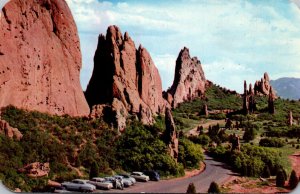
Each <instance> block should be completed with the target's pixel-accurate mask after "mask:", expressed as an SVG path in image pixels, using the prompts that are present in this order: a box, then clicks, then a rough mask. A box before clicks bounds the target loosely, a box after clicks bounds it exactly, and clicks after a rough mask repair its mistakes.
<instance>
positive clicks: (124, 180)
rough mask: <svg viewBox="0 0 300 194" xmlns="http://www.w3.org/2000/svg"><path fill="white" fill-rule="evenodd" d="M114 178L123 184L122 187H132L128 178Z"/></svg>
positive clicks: (116, 176)
mask: <svg viewBox="0 0 300 194" xmlns="http://www.w3.org/2000/svg"><path fill="white" fill-rule="evenodd" d="M114 177H115V178H116V179H119V180H120V181H121V182H123V184H124V187H130V186H131V185H133V183H132V181H131V180H130V179H128V178H124V177H123V176H120V175H115V176H114Z"/></svg>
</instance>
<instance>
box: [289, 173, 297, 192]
mask: <svg viewBox="0 0 300 194" xmlns="http://www.w3.org/2000/svg"><path fill="white" fill-rule="evenodd" d="M298 183H299V179H298V176H297V174H296V172H295V170H292V172H291V176H290V180H289V186H290V188H291V189H295V188H296V187H297V185H298Z"/></svg>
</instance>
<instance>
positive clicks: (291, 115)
mask: <svg viewBox="0 0 300 194" xmlns="http://www.w3.org/2000/svg"><path fill="white" fill-rule="evenodd" d="M293 122H294V119H293V112H292V111H290V112H289V117H288V125H289V126H293Z"/></svg>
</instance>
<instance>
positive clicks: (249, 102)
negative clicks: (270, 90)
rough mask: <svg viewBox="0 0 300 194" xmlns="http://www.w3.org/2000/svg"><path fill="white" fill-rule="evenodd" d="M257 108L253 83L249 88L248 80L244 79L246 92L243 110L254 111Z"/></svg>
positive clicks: (246, 112) (245, 112)
mask: <svg viewBox="0 0 300 194" xmlns="http://www.w3.org/2000/svg"><path fill="white" fill-rule="evenodd" d="M255 110H256V102H255V98H254V91H253V89H252V84H249V90H247V82H246V80H245V81H244V94H243V112H244V114H249V113H253V112H254V111H255Z"/></svg>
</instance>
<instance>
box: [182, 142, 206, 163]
mask: <svg viewBox="0 0 300 194" xmlns="http://www.w3.org/2000/svg"><path fill="white" fill-rule="evenodd" d="M203 159H204V156H203V153H202V151H201V146H200V145H198V144H194V143H193V142H192V141H190V140H188V139H186V138H184V137H183V138H180V139H179V154H178V162H180V163H182V164H183V166H184V168H197V167H199V162H200V161H203Z"/></svg>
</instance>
